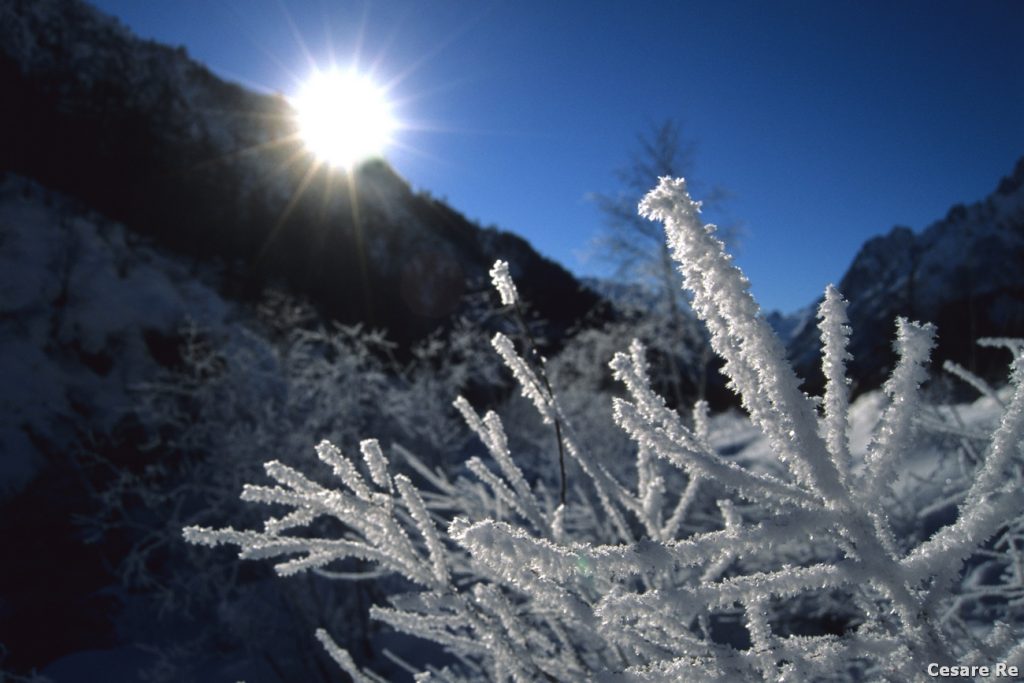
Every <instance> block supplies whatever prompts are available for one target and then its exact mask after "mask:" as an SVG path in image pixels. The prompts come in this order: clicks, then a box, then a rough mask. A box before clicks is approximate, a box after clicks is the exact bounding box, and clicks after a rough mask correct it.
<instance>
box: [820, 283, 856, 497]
mask: <svg viewBox="0 0 1024 683" xmlns="http://www.w3.org/2000/svg"><path fill="white" fill-rule="evenodd" d="M846 306H847V303H846V300H845V299H844V298H843V295H842V294H840V293H839V290H838V289H836V288H835V287H834V286H832V285H829V286H828V287H827V288H826V289H825V300H824V301H822V302H821V306H819V307H818V318H820V320H821V322H820V323H819V324H818V329H820V330H821V344H822V351H821V363H822V370H823V371H824V374H825V440H826V442H827V444H828V450H829V453H831V454H832V460H833V462H835V464H836V469H838V470H839V475H840V477H842V478H843V479H845V478H846V476H847V475H848V473H849V471H850V438H849V429H850V422H849V419H850V418H849V413H850V379H849V378H848V377H847V376H846V361H848V360H852V359H853V356H851V355H850V353H849V351H847V346H848V345H849V343H850V326H849V324H848V323H849V319H848V318H847V315H846Z"/></svg>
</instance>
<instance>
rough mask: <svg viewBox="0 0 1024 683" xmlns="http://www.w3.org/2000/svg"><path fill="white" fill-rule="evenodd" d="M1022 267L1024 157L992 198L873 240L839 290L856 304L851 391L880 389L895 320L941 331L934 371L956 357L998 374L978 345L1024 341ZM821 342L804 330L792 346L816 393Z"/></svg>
mask: <svg viewBox="0 0 1024 683" xmlns="http://www.w3.org/2000/svg"><path fill="white" fill-rule="evenodd" d="M1022 266H1024V157H1022V158H1021V159H1019V160H1018V161H1017V163H1016V165H1015V166H1014V168H1013V170H1012V171H1011V172H1010V173H1009V174H1008V175H1007V176H1004V177H1003V178H1002V179H1001V180H1000V181H999V182H998V183H997V184H996V187H995V189H994V190H993V191H992V193H990V194H989V195H987V196H986V197H984V198H982V199H980V200H978V201H976V202H973V203H971V204H966V205H965V204H955V205H953V206H952V207H951V208H950V209H949V211H948V212H947V213H946V215H945V216H944V217H943V218H941V219H938V220H936V221H934V222H932V223H931V224H930V225H928V226H927V227H926V228H924V229H923V230H922V231H920V232H914V231H913V230H911V229H910V228H908V227H906V226H895V227H893V228H892V229H891V230H890V231H889V232H888V233H886V234H885V235H879V236H877V237H873V238H871V239H869V240H867V241H866V242H865V243H864V244H863V245H862V246H861V248H860V249H859V250H858V252H857V254H856V255H855V256H854V258H853V260H852V261H851V264H850V267H849V268H848V269H847V270H846V272H845V273H844V275H843V277H842V279H841V280H840V281H839V284H838V288H839V290H840V291H841V292H842V293H843V294H844V296H846V298H847V299H848V300H849V302H850V303H849V309H848V314H849V318H850V326H851V328H852V334H851V338H850V351H851V353H852V354H853V360H852V361H851V362H850V368H851V373H852V375H853V376H854V377H855V378H856V379H855V386H854V391H855V393H859V392H861V391H864V390H868V389H872V388H875V387H878V386H880V385H881V382H882V381H883V379H884V377H885V376H887V374H888V371H889V369H891V368H892V366H893V364H894V363H895V354H894V352H893V349H892V339H893V338H894V334H895V319H896V317H897V316H903V317H907V318H910V319H912V320H919V321H922V322H932V323H935V324H936V326H937V329H938V337H937V346H936V349H935V353H934V354H933V357H932V358H933V361H932V363H933V366H935V367H941V364H942V362H943V361H945V360H954V361H956V362H959V363H961V364H963V365H965V366H967V367H968V368H969V369H971V370H972V371H975V372H978V373H981V374H983V375H989V374H995V373H998V374H1002V373H1003V372H1004V369H1005V360H1006V359H1005V358H1003V357H1002V354H1001V353H1000V352H999V351H997V350H986V349H981V348H979V347H978V346H977V344H976V342H977V340H978V339H979V338H982V337H986V336H1024V281H1022V280H1021V275H1020V274H1021V272H1022V271H1021V268H1022ZM820 301H821V298H819V299H818V300H817V303H820ZM817 303H816V304H815V305H814V308H815V309H816V308H817ZM818 336H819V333H818V330H817V327H816V326H814V325H805V326H804V327H803V328H802V329H801V330H799V332H798V333H797V334H796V335H795V336H794V337H793V338H792V339H791V340H790V341H789V344H788V348H789V355H790V357H791V359H792V360H793V361H794V364H795V365H796V368H797V371H798V373H799V374H800V376H801V377H804V378H805V379H806V380H807V381H806V383H805V389H807V390H809V391H810V392H812V393H814V392H816V391H820V389H821V387H822V386H823V377H822V375H821V370H820V367H819V364H820V355H819V353H820V348H821V343H820V339H819V338H818Z"/></svg>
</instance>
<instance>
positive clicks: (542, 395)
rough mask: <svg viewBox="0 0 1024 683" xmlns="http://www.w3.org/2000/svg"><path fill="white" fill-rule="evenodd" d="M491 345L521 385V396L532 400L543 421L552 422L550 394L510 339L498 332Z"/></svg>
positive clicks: (552, 413)
mask: <svg viewBox="0 0 1024 683" xmlns="http://www.w3.org/2000/svg"><path fill="white" fill-rule="evenodd" d="M491 346H493V347H494V350H495V351H497V352H498V355H499V356H501V358H502V360H504V361H505V365H506V366H508V369H509V370H511V371H512V375H513V376H515V378H516V381H517V382H519V386H520V387H522V393H523V396H524V397H525V398H528V399H530V401H532V402H533V405H534V407H535V408H536V409H537V412H538V413H540V416H541V418H542V419H543V420H544V423H545V424H552V423H553V422H554V417H555V416H554V412H553V411H552V408H551V394H549V393H548V391H547V390H546V389H545V388H544V384H543V383H542V382H541V381H540V379H539V378H538V377H537V375H536V373H534V371H533V370H532V369H531V368H530V366H529V365H528V364H527V363H526V361H524V360H523V359H522V357H521V356H520V355H519V354H518V353H517V352H516V347H515V345H514V344H513V343H512V340H511V339H509V338H508V337H506V336H505V335H504V334H502V333H501V332H498V333H496V334H495V335H494V337H493V338H492V339H491Z"/></svg>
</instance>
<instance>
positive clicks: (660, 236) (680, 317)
mask: <svg viewBox="0 0 1024 683" xmlns="http://www.w3.org/2000/svg"><path fill="white" fill-rule="evenodd" d="M695 157H696V144H695V143H694V141H693V140H692V139H690V138H688V137H686V136H685V135H684V134H683V130H682V125H681V124H680V123H679V122H678V121H676V120H674V119H666V120H664V121H662V122H660V123H657V124H652V125H651V127H650V128H649V129H648V130H646V131H644V132H643V133H641V134H639V135H638V136H637V145H636V148H635V149H634V151H633V152H632V154H631V156H630V158H629V161H628V162H627V163H626V164H625V165H623V166H622V167H621V168H619V169H618V170H617V171H616V173H615V176H616V178H617V180H618V181H619V183H620V189H619V190H618V192H616V193H613V194H596V195H595V200H596V202H597V206H598V208H599V209H600V210H601V212H602V213H603V214H604V216H605V229H604V231H603V232H602V233H601V235H600V236H599V237H598V239H597V240H596V244H595V246H596V250H595V252H596V256H597V257H598V258H601V259H602V260H605V261H608V262H609V263H612V264H614V266H615V277H616V279H618V280H620V281H623V282H629V283H634V284H637V285H639V286H641V287H642V288H643V289H644V290H646V291H647V292H649V293H650V294H651V295H653V298H654V300H655V301H657V308H656V310H655V311H651V312H652V313H655V314H656V315H655V316H653V317H652V318H650V319H651V320H653V321H655V322H654V325H655V326H656V327H657V329H655V330H652V332H653V333H654V334H653V335H652V336H654V337H656V338H653V339H650V340H648V344H649V345H650V346H651V347H652V348H653V349H654V350H656V351H659V352H660V355H663V356H664V360H665V362H666V365H667V368H666V369H667V373H668V382H667V384H668V387H667V388H668V390H669V392H670V396H671V398H672V400H673V401H674V402H675V404H676V406H682V405H683V401H684V398H685V393H687V392H686V390H685V388H684V380H685V381H686V382H689V383H690V384H691V386H692V387H693V390H695V391H696V393H697V398H699V399H704V398H705V394H706V393H707V379H706V377H707V367H708V363H709V362H710V359H711V352H710V347H709V346H708V341H707V333H706V331H705V330H704V328H703V325H702V324H701V323H700V322H699V321H698V320H696V318H695V317H694V316H693V315H692V314H690V312H689V310H688V308H689V305H688V302H687V299H686V297H685V295H684V294H683V290H682V278H681V276H680V274H679V273H678V271H677V270H676V267H675V263H674V262H673V260H672V256H671V253H670V252H669V247H668V244H667V243H666V241H665V235H664V231H663V230H662V228H661V226H660V225H659V224H657V223H654V222H651V221H649V220H647V219H646V218H644V217H642V216H640V215H639V214H638V213H637V210H636V207H637V203H638V202H639V201H640V198H641V197H643V196H644V194H645V193H646V192H647V190H648V188H650V187H652V186H653V185H655V184H656V183H657V182H658V178H661V177H665V176H669V177H673V178H680V177H685V178H686V179H687V182H689V183H690V185H691V187H694V186H696V187H698V188H699V187H700V185H699V183H695V182H693V181H692V178H693V175H694V173H693V170H694V167H695ZM701 194H703V195H704V196H705V197H708V199H706V200H705V202H704V204H705V206H710V207H717V206H719V205H720V204H721V203H722V202H723V201H724V200H725V199H726V198H727V192H726V191H725V190H723V189H722V188H719V187H711V188H704V189H703V190H702V191H701ZM723 236H725V238H726V240H727V241H730V242H733V241H735V228H732V227H727V228H726V229H724V230H720V232H719V237H723ZM681 365H682V367H680V366H681Z"/></svg>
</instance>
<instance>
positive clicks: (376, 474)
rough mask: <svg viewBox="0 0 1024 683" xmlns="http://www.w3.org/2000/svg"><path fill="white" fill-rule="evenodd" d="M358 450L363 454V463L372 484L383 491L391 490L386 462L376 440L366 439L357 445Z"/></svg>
mask: <svg viewBox="0 0 1024 683" xmlns="http://www.w3.org/2000/svg"><path fill="white" fill-rule="evenodd" d="M359 450H360V451H362V454H363V462H365V463H366V467H367V469H369V470H370V478H371V479H372V480H373V483H374V484H376V485H377V486H379V487H381V488H382V489H384V490H385V491H390V490H391V477H390V476H388V460H387V458H385V457H384V453H382V452H381V450H380V444H379V443H377V439H366V440H365V441H361V442H360V443H359Z"/></svg>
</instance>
